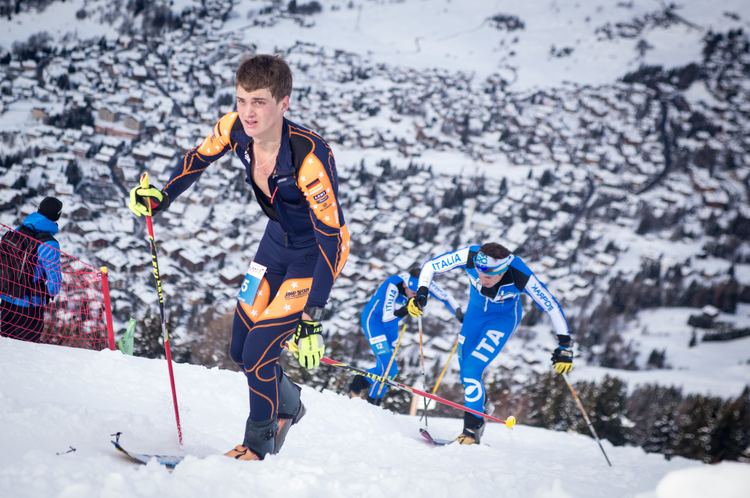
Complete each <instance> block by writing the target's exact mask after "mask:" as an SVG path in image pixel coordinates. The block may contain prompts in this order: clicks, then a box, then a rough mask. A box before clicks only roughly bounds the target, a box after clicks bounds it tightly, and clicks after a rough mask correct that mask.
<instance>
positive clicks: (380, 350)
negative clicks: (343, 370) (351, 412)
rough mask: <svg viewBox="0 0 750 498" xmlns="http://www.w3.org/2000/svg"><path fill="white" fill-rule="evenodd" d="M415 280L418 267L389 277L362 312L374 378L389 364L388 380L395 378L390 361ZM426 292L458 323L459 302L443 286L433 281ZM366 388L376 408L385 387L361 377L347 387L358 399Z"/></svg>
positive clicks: (395, 370) (414, 293)
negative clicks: (371, 354)
mask: <svg viewBox="0 0 750 498" xmlns="http://www.w3.org/2000/svg"><path fill="white" fill-rule="evenodd" d="M418 277H419V267H418V266H415V267H413V268H412V269H410V270H409V272H408V273H403V274H400V275H391V276H390V277H388V278H387V279H385V281H384V282H383V283H382V284H380V286H379V287H378V290H377V291H376V292H375V294H373V296H372V297H371V298H370V300H369V301H368V302H367V304H366V305H365V307H364V309H363V310H362V318H361V324H362V330H363V331H364V332H365V336H366V337H367V341H368V342H369V343H370V348H372V352H373V353H374V354H375V358H376V360H377V364H376V365H375V366H374V367H373V368H371V369H370V372H371V373H373V374H375V375H378V376H385V375H386V372H385V370H386V368H388V364H389V363H391V368H390V370H388V373H387V375H388V377H390V378H394V377H395V376H396V375H397V374H398V365H397V364H396V361H393V362H391V361H390V360H391V356H392V355H393V349H394V347H395V345H396V342H397V341H398V335H399V332H398V329H399V323H400V322H401V320H402V319H403V318H404V317H405V316H406V315H407V314H408V313H407V310H406V303H407V301H408V299H409V298H411V297H414V296H415V295H416V290H417V283H418ZM428 292H429V294H430V295H431V296H433V297H434V298H435V299H437V300H438V301H440V302H442V303H443V306H445V308H446V309H447V310H448V311H449V312H450V313H451V315H454V316H455V317H456V318H457V319H458V320H459V321H461V320H463V312H462V310H461V308H459V306H458V303H457V302H456V300H455V299H453V297H452V296H451V295H450V294H448V293H447V292H445V290H443V288H442V287H440V286H439V285H438V284H436V283H434V282H433V283H431V284H430V285H429V290H428ZM381 387H382V389H381ZM365 388H366V389H367V390H368V394H367V400H368V401H369V402H370V403H372V404H374V405H379V404H380V403H381V401H382V400H383V396H385V393H386V392H387V391H388V386H387V385H383V384H381V383H379V382H375V381H373V380H371V379H369V378H367V377H365V376H363V375H356V376H355V377H354V379H352V382H351V384H350V385H349V391H350V393H351V395H352V396H360V395H361V394H362V392H363V391H364V389H365Z"/></svg>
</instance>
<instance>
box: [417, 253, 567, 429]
mask: <svg viewBox="0 0 750 498" xmlns="http://www.w3.org/2000/svg"><path fill="white" fill-rule="evenodd" d="M455 268H462V269H463V270H464V271H465V272H466V275H467V276H468V277H469V283H470V284H471V287H470V296H469V303H468V305H467V306H466V316H465V318H464V321H463V325H462V327H461V334H460V336H459V353H458V358H459V363H460V365H461V382H462V383H463V385H464V403H465V405H466V406H467V407H469V408H472V409H474V410H477V411H480V412H484V403H485V400H486V391H485V387H484V384H483V382H482V374H483V372H484V370H485V369H486V368H487V366H489V364H490V363H491V362H492V360H494V359H495V358H496V357H497V355H498V354H499V353H500V351H501V350H502V349H503V346H505V343H506V342H507V341H508V339H510V336H511V335H513V332H514V331H515V330H516V328H517V327H518V324H519V323H521V317H522V308H521V294H526V295H528V296H530V297H531V298H532V299H533V300H534V303H535V304H536V305H537V306H538V307H539V308H540V309H541V310H543V311H544V312H546V313H547V315H548V316H549V317H550V319H551V320H552V325H553V327H554V329H555V332H556V333H557V338H558V343H559V345H558V347H557V348H556V349H555V351H554V352H553V353H552V364H553V369H554V370H555V371H556V372H557V373H560V374H562V373H567V372H569V371H570V370H571V369H572V368H573V351H572V349H571V338H570V330H569V328H568V323H567V321H566V319H565V315H564V314H563V311H562V308H561V306H560V303H558V302H557V300H556V299H555V297H554V296H553V295H552V293H551V292H550V291H549V289H547V287H546V286H545V285H544V284H543V283H542V282H541V281H540V280H539V279H538V278H537V277H536V276H535V275H534V273H533V272H532V271H531V270H530V269H529V267H528V266H526V264H525V263H524V262H523V260H522V259H521V258H520V257H518V256H515V255H513V254H511V252H510V251H509V250H508V249H506V248H505V247H504V246H502V245H500V244H497V243H487V244H484V245H482V246H481V247H480V246H478V245H472V246H469V247H465V248H463V249H459V250H457V251H453V252H448V253H445V254H441V255H440V256H437V257H435V258H433V259H431V260H429V261H427V262H426V263H425V264H424V265H423V266H422V270H421V272H420V275H419V284H418V285H419V287H418V288H417V293H416V295H415V297H413V298H411V299H409V301H408V303H407V310H408V312H409V314H410V315H412V316H419V315H421V314H422V310H423V309H424V307H425V305H426V304H427V296H428V294H429V291H428V288H429V286H430V284H431V283H432V277H433V276H434V275H435V274H436V273H444V272H447V271H450V270H453V269H455ZM482 432H484V419H483V418H480V417H476V416H474V415H472V414H470V413H465V414H464V429H463V432H462V433H461V435H459V436H458V438H457V441H458V442H459V443H461V444H475V443H479V440H480V438H481V436H482Z"/></svg>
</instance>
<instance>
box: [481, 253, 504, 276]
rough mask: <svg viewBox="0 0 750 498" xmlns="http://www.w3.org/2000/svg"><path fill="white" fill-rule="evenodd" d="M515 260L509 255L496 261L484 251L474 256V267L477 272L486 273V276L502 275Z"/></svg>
mask: <svg viewBox="0 0 750 498" xmlns="http://www.w3.org/2000/svg"><path fill="white" fill-rule="evenodd" d="M512 260H513V255H512V254H509V255H508V256H507V257H506V258H503V259H496V258H493V257H492V256H487V255H486V254H485V253H483V252H482V251H479V252H478V253H477V254H476V256H474V267H475V268H476V269H477V271H480V272H482V273H484V274H485V275H500V274H501V273H503V272H504V271H505V270H507V269H508V266H510V262H511V261H512Z"/></svg>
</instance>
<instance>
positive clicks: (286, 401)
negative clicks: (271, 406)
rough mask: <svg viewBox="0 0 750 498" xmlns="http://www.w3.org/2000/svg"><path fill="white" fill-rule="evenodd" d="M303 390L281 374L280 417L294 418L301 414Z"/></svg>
mask: <svg viewBox="0 0 750 498" xmlns="http://www.w3.org/2000/svg"><path fill="white" fill-rule="evenodd" d="M301 391H302V388H301V387H299V386H298V385H297V384H295V383H294V382H292V380H291V379H290V378H289V377H288V376H287V375H286V374H285V373H284V372H280V376H279V417H280V418H294V417H296V416H297V413H299V410H300V407H301V406H302V402H301V401H300V392H301Z"/></svg>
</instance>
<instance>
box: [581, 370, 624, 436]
mask: <svg viewBox="0 0 750 498" xmlns="http://www.w3.org/2000/svg"><path fill="white" fill-rule="evenodd" d="M594 392H595V396H596V397H595V402H594V403H593V405H589V406H592V411H593V413H594V414H595V415H594V420H593V421H592V423H593V424H594V427H595V428H596V432H597V433H598V434H599V437H601V438H603V439H607V440H609V442H611V443H612V444H614V445H616V446H621V445H623V444H625V441H626V437H625V428H624V427H623V425H622V417H623V416H624V412H625V397H626V387H625V383H624V382H622V381H621V380H620V379H618V378H617V377H611V376H609V375H606V376H605V377H604V379H603V380H602V383H601V385H600V386H599V387H598V388H596V389H595V391H594Z"/></svg>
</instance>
